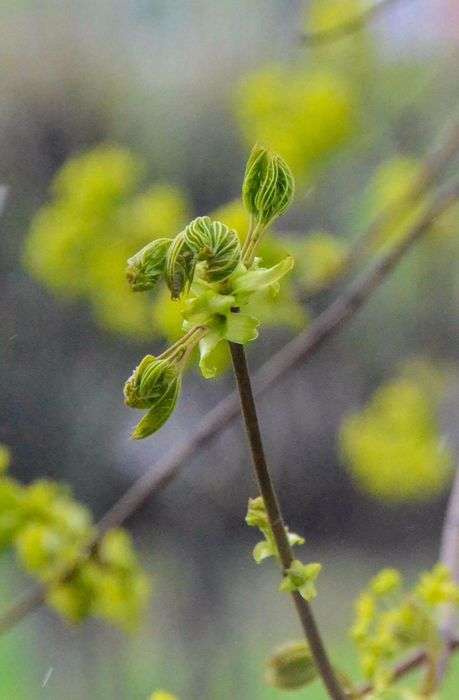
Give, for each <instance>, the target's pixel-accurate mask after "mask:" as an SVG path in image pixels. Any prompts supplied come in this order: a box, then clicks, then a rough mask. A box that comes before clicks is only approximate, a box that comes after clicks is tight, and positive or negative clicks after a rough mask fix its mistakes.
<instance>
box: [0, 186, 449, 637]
mask: <svg viewBox="0 0 459 700" xmlns="http://www.w3.org/2000/svg"><path fill="white" fill-rule="evenodd" d="M458 200H459V185H456V187H455V188H453V189H451V190H449V191H447V192H445V193H442V194H439V195H437V197H436V198H435V200H434V202H433V203H432V204H431V206H430V207H429V208H428V210H427V211H426V212H424V214H423V215H422V216H421V217H420V219H419V220H418V222H417V224H416V225H414V226H413V228H412V229H411V231H410V232H409V233H408V234H407V235H406V236H405V238H404V239H403V240H402V241H401V242H399V243H398V244H397V245H395V246H394V247H393V248H391V249H390V250H389V251H388V252H387V253H386V254H385V255H383V256H381V257H380V258H379V259H378V260H377V261H376V263H375V264H374V265H373V267H372V268H371V269H370V270H369V271H368V272H367V273H366V274H365V275H364V276H363V277H361V278H360V279H358V280H356V282H355V283H354V284H353V285H351V287H350V288H349V290H348V291H346V292H344V293H343V294H342V295H341V296H340V297H338V298H337V299H336V300H335V301H334V302H333V303H332V304H331V305H330V306H329V307H328V308H327V309H325V311H324V312H323V313H321V314H320V315H319V316H318V317H317V318H316V319H315V321H313V322H312V323H311V325H310V326H309V328H308V329H307V330H305V331H303V332H302V333H300V334H299V335H297V336H296V337H295V338H294V339H293V340H291V341H290V342H289V343H287V344H286V345H285V346H284V347H283V348H282V349H281V350H280V351H279V352H277V353H276V354H275V355H274V356H273V357H272V358H271V359H270V360H268V361H267V362H266V363H265V364H264V365H263V366H262V367H261V369H260V370H258V372H257V373H256V374H255V382H254V389H255V396H257V395H261V394H263V393H264V392H266V391H267V390H268V389H269V388H270V387H271V386H272V385H273V384H275V383H276V382H277V381H278V380H279V379H280V378H281V377H283V376H284V375H285V374H286V373H287V372H288V371H289V370H291V369H292V368H294V367H296V366H298V365H299V364H301V363H303V362H307V361H308V360H309V359H310V358H311V357H312V356H313V355H315V353H316V352H317V351H318V350H319V348H320V347H321V346H322V345H323V343H325V342H326V341H327V340H328V339H330V338H331V337H333V336H334V335H335V334H336V333H337V332H338V331H339V330H340V329H341V328H342V327H343V325H344V324H345V323H346V322H347V321H348V320H350V319H351V318H352V317H353V316H354V315H355V314H356V313H357V312H358V311H359V310H360V309H361V308H362V307H363V306H364V305H365V303H366V302H367V301H368V299H369V298H370V296H371V294H372V293H373V292H374V291H375V290H376V289H377V288H378V287H379V286H380V285H381V284H382V283H383V282H384V280H385V279H386V278H387V277H388V275H389V274H390V273H391V272H392V270H393V269H394V268H395V267H396V265H397V264H398V262H399V261H400V260H401V258H402V257H403V256H404V255H405V253H406V252H407V251H408V250H409V249H410V248H411V246H413V245H414V244H415V243H416V242H417V241H418V240H419V239H420V238H422V236H423V235H424V234H425V233H426V232H427V231H428V230H429V229H430V227H431V226H432V224H433V223H434V222H435V221H436V219H438V217H440V216H441V215H442V214H443V213H444V212H445V211H446V210H447V209H448V208H450V207H451V206H452V205H454V204H455V203H456V202H457V201H458ZM238 409H239V405H238V397H237V395H236V394H235V393H232V394H230V395H229V396H227V397H226V398H225V399H223V400H222V401H220V403H218V404H217V406H215V408H213V409H212V410H211V411H209V413H207V414H206V415H205V416H204V418H203V419H202V421H201V422H200V423H199V425H198V426H197V428H196V429H195V432H194V434H193V435H191V437H189V438H186V439H185V440H184V441H183V442H182V443H180V444H179V445H178V446H177V447H175V448H174V449H173V450H172V451H171V452H170V453H169V454H168V455H166V456H165V457H164V458H163V459H161V460H160V461H159V462H156V463H155V464H154V465H153V466H152V467H151V468H150V469H148V470H147V472H146V473H145V474H144V475H143V476H142V477H140V478H139V479H138V480H137V481H135V482H134V484H133V485H132V486H131V487H130V488H129V489H128V490H127V491H126V493H125V494H124V495H123V496H122V497H121V498H120V499H119V501H117V503H115V505H114V506H113V507H112V508H111V509H110V510H109V511H108V512H107V513H106V514H105V516H104V517H103V518H102V519H101V521H100V522H99V526H98V533H97V536H96V540H95V542H94V543H92V546H94V545H95V544H97V542H98V541H99V539H100V538H101V536H102V535H103V534H104V533H106V532H107V530H109V529H111V528H113V527H118V526H120V525H122V524H123V523H125V522H126V520H128V519H129V518H130V517H131V516H132V515H133V514H134V513H135V512H137V511H138V510H139V509H140V507H141V506H142V505H143V503H144V502H145V501H146V500H147V499H148V498H149V497H150V495H151V494H152V493H154V492H155V491H157V490H158V489H160V488H161V487H163V486H165V485H166V484H168V483H169V482H170V481H171V480H172V479H173V478H174V477H175V476H176V474H177V473H178V472H179V470H180V468H181V467H182V465H183V463H184V462H185V460H187V459H190V458H191V457H192V456H193V454H194V453H195V452H196V450H197V449H198V448H200V447H202V446H203V445H205V444H207V443H209V442H210V440H211V439H212V438H213V437H214V436H215V435H217V434H218V433H219V432H220V431H221V430H223V429H224V428H225V427H226V426H227V425H228V424H229V423H230V422H231V421H232V420H233V419H234V418H235V417H236V416H237V415H238V413H239V410H238ZM69 575H71V571H70V572H66V575H65V576H63V577H62V578H65V577H66V576H69ZM45 599H46V591H45V589H43V588H41V587H40V588H39V589H34V590H33V591H31V592H30V593H28V594H26V596H25V597H24V598H23V599H22V600H20V601H19V602H18V603H17V604H16V605H14V606H13V607H12V608H11V609H10V610H8V611H7V612H6V613H5V614H4V616H3V617H0V634H1V633H2V632H4V631H6V630H8V629H10V628H11V627H13V626H14V625H15V624H16V623H17V622H19V621H20V620H21V619H22V618H23V617H25V616H26V615H27V614H28V613H29V612H31V611H33V610H35V609H36V608H37V607H39V605H40V604H41V603H43V602H44V601H45Z"/></svg>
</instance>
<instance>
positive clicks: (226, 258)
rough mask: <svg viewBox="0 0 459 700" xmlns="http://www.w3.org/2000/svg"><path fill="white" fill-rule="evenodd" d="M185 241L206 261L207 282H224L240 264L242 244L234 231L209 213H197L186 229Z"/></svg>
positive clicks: (198, 256)
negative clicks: (213, 219) (205, 214)
mask: <svg viewBox="0 0 459 700" xmlns="http://www.w3.org/2000/svg"><path fill="white" fill-rule="evenodd" d="M184 238H185V241H186V244H187V245H188V247H189V248H190V250H192V251H193V253H194V254H195V255H196V257H197V260H199V261H205V263H206V268H205V272H204V274H203V277H204V279H206V280H207V281H208V282H223V281H224V280H226V279H227V278H228V277H229V276H230V275H231V274H232V273H233V272H234V270H235V269H236V267H237V266H238V265H239V262H240V259H241V246H240V243H239V238H238V236H237V234H236V232H235V231H233V230H231V229H229V228H228V226H226V225H225V224H222V223H221V222H220V221H212V220H211V219H210V217H208V216H199V217H198V218H197V219H194V220H193V221H192V222H191V223H190V224H188V226H187V227H186V229H185V233H184Z"/></svg>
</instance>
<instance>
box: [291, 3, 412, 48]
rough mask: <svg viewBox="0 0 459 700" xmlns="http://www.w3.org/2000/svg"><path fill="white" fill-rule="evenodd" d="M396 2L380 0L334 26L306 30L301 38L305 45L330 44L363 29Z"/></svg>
mask: <svg viewBox="0 0 459 700" xmlns="http://www.w3.org/2000/svg"><path fill="white" fill-rule="evenodd" d="M396 2H398V0H380V1H379V2H375V3H374V4H373V5H370V6H369V7H367V8H366V9H365V10H363V11H362V12H361V13H360V14H358V15H355V16H354V17H351V18H350V19H348V20H347V21H345V22H343V23H342V24H338V25H337V26H336V27H332V28H331V29H324V30H318V31H316V32H306V33H305V34H303V35H302V36H301V40H302V42H303V43H304V44H306V46H320V45H322V44H330V43H332V42H333V41H337V40H338V39H343V38H344V37H346V36H350V35H351V34H354V33H355V32H358V31H359V30H361V29H363V28H364V27H365V26H366V25H367V24H368V23H369V22H371V21H372V20H373V19H374V18H375V17H377V15H379V14H380V13H381V12H382V11H383V10H386V9H387V8H388V7H389V6H390V5H394V4H395V3H396Z"/></svg>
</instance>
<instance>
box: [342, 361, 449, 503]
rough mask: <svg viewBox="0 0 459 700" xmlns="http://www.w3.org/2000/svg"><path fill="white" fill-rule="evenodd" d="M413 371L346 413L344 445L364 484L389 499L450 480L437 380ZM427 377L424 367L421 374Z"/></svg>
mask: <svg viewBox="0 0 459 700" xmlns="http://www.w3.org/2000/svg"><path fill="white" fill-rule="evenodd" d="M415 375H416V373H411V374H410V373H409V372H408V371H407V372H406V373H404V374H402V376H401V377H400V378H398V379H395V380H393V381H390V382H388V383H387V384H384V385H382V386H381V387H380V388H379V389H378V390H377V391H376V392H375V394H374V395H373V397H372V398H371V400H370V401H369V403H368V404H367V405H366V406H365V407H364V408H363V409H362V411H361V412H360V413H355V414H352V415H350V416H348V417H346V418H345V419H344V421H343V423H342V425H341V429H340V438H339V439H340V447H341V453H342V456H343V459H344V461H345V464H346V467H347V469H348V471H349V473H350V475H351V477H352V479H353V480H354V482H355V483H356V484H357V486H358V487H359V488H361V489H362V490H363V491H365V492H367V493H369V494H370V495H372V496H374V497H375V498H379V499H381V500H384V501H392V502H403V501H423V500H428V499H430V498H432V497H434V496H435V495H436V494H439V493H440V492H441V491H442V490H443V488H444V487H445V486H446V485H447V483H448V482H449V479H450V477H451V473H452V465H453V457H452V454H451V451H450V449H449V447H448V445H447V444H446V442H445V440H444V438H443V437H442V435H441V433H440V429H439V423H438V415H437V412H438V395H436V392H435V391H433V390H432V388H433V386H434V384H435V382H430V383H429V382H427V381H425V380H424V381H423V382H421V381H418V380H417V379H416V376H415ZM422 376H423V377H425V373H424V374H423V375H422Z"/></svg>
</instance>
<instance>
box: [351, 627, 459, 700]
mask: <svg viewBox="0 0 459 700" xmlns="http://www.w3.org/2000/svg"><path fill="white" fill-rule="evenodd" d="M448 648H449V653H450V654H452V653H454V652H455V651H457V650H458V649H459V639H456V638H454V639H451V640H450V642H449V645H448ZM426 661H427V654H426V653H425V651H423V650H420V651H416V652H414V654H412V655H411V656H409V657H408V658H407V659H405V660H404V661H402V662H401V663H400V664H398V666H395V668H394V670H393V671H392V678H393V680H394V681H399V680H401V679H402V678H404V677H405V676H406V675H408V674H409V673H411V672H412V671H416V669H418V668H420V667H421V666H423V665H424V664H425V662H426ZM372 690H373V686H372V684H371V683H365V685H362V686H360V688H358V689H357V691H356V693H355V695H354V697H355V698H363V697H365V695H368V694H369V693H371V691H372Z"/></svg>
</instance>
